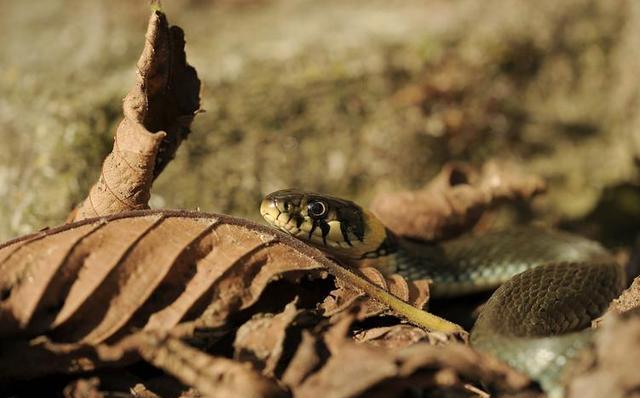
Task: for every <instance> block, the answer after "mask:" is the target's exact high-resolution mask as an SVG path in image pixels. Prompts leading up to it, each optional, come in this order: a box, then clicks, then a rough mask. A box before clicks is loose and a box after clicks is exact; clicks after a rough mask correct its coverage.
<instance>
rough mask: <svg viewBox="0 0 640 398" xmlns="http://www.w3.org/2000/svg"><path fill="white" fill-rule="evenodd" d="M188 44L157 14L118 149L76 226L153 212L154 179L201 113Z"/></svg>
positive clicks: (119, 131) (129, 99) (77, 214)
mask: <svg viewBox="0 0 640 398" xmlns="http://www.w3.org/2000/svg"><path fill="white" fill-rule="evenodd" d="M184 44H185V43H184V35H183V32H182V30H181V29H180V28H179V27H177V26H172V27H169V24H168V23H167V19H166V17H165V15H164V14H163V13H161V12H159V11H156V12H154V13H153V14H152V16H151V18H150V20H149V26H148V29H147V34H146V41H145V46H144V49H143V51H142V55H141V56H140V59H139V60H138V65H137V68H138V69H137V72H138V73H137V80H136V84H135V85H134V87H133V88H132V89H131V91H130V92H129V94H127V96H126V98H125V99H124V104H123V111H124V119H123V120H122V122H121V123H120V125H119V126H118V129H117V131H116V134H115V140H114V143H113V150H112V152H111V153H110V154H109V155H108V156H107V158H106V159H105V161H104V163H103V165H102V172H101V174H100V177H99V179H98V182H97V183H96V184H95V185H94V186H93V187H92V188H91V190H90V192H89V195H88V196H87V198H86V199H85V200H84V202H83V203H82V204H81V205H80V206H79V207H78V208H77V209H76V210H75V211H74V213H73V214H71V215H70V217H69V218H70V221H78V220H82V219H85V218H89V217H96V216H104V215H108V214H114V213H118V212H123V211H129V210H137V209H145V208H148V201H149V195H150V189H151V184H152V183H153V180H154V178H155V177H157V176H158V174H160V172H161V171H162V170H163V169H164V167H165V166H166V165H167V164H168V163H169V161H170V160H171V159H172V158H173V156H174V154H175V152H176V150H177V149H178V146H179V145H180V143H181V142H182V140H183V139H185V138H186V137H187V135H188V134H189V126H190V125H191V121H192V120H193V118H194V116H195V114H196V113H197V111H198V110H199V109H200V97H199V95H200V80H198V76H197V73H196V70H195V69H194V68H193V67H191V66H190V65H189V64H187V62H186V55H185V52H184Z"/></svg>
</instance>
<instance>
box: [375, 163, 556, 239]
mask: <svg viewBox="0 0 640 398" xmlns="http://www.w3.org/2000/svg"><path fill="white" fill-rule="evenodd" d="M544 187H545V185H544V182H543V181H542V180H541V179H539V178H537V177H535V176H530V175H524V174H522V173H521V172H520V171H518V169H517V168H516V167H515V166H514V165H511V164H509V165H499V164H497V163H494V162H489V163H487V164H485V165H484V167H483V168H482V170H481V171H479V172H478V171H476V170H475V169H473V168H472V167H470V166H468V165H466V164H462V163H451V164H449V165H446V166H445V167H444V168H443V169H442V171H441V172H440V174H438V175H437V176H436V177H435V178H434V179H433V180H432V181H431V182H430V183H429V184H427V186H426V187H424V188H423V189H421V190H418V191H402V192H393V193H383V194H378V195H377V196H376V197H375V198H374V200H373V201H372V203H371V209H372V211H373V212H374V213H375V214H376V215H377V216H378V217H379V218H380V219H381V220H382V222H383V223H384V224H385V225H386V226H387V227H389V229H391V230H392V231H393V232H395V233H396V234H398V235H399V236H404V237H407V238H413V239H420V240H425V241H432V240H441V239H447V238H451V237H453V236H455V235H458V234H460V233H462V232H465V231H467V230H469V229H470V228H471V227H472V226H473V225H474V224H475V223H476V222H477V221H478V220H479V219H480V216H481V215H482V213H483V212H484V210H486V209H487V208H489V207H491V206H493V205H494V204H495V203H496V202H498V201H503V200H515V199H529V198H531V197H533V196H534V195H536V194H538V193H540V192H542V191H543V190H544Z"/></svg>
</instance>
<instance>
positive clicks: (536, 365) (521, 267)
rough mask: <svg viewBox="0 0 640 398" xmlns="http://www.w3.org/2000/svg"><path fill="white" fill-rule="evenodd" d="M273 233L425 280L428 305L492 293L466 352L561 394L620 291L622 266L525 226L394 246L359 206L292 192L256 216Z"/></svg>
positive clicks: (588, 247)
mask: <svg viewBox="0 0 640 398" xmlns="http://www.w3.org/2000/svg"><path fill="white" fill-rule="evenodd" d="M260 212H261V214H262V216H263V217H264V218H265V219H266V220H267V222H269V223H270V224H271V225H273V226H275V227H277V228H279V229H281V230H283V231H285V232H287V233H289V234H291V235H293V236H295V237H297V238H299V239H302V240H304V241H306V242H309V243H311V244H313V245H315V246H318V247H320V248H321V249H323V250H325V251H326V252H328V253H329V254H330V255H332V256H334V257H336V258H338V259H339V260H341V261H344V262H347V263H351V264H353V263H366V264H367V265H372V266H375V267H376V268H378V269H380V270H381V271H382V272H384V273H393V272H397V273H399V274H401V275H403V276H404V277H406V278H408V279H430V280H431V281H432V284H431V296H432V297H451V296H460V295H464V294H469V293H473V292H480V291H485V290H490V289H495V288H497V290H496V291H495V292H494V293H493V295H492V296H491V298H490V299H489V300H488V302H487V303H486V304H485V305H484V306H483V308H482V310H481V312H480V315H479V317H478V319H477V321H476V323H475V325H474V327H473V329H472V331H471V344H472V345H473V346H474V347H475V348H476V349H478V350H481V351H485V352H488V353H491V354H493V355H495V356H496V357H498V358H500V359H502V360H503V361H505V362H507V363H509V364H510V365H511V366H513V367H514V368H516V369H518V370H520V371H522V372H524V373H526V374H528V375H529V376H530V377H531V378H532V379H534V380H537V381H538V382H539V383H540V385H541V386H542V388H543V389H544V390H546V391H547V392H548V393H549V394H550V395H551V396H561V395H562V380H561V379H562V376H563V373H565V369H566V368H567V364H569V363H571V361H572V360H574V359H575V358H576V357H577V356H578V355H579V354H580V352H581V351H582V350H583V349H584V348H585V347H586V346H587V345H589V344H590V342H591V338H592V334H593V333H592V332H591V331H590V330H589V329H585V328H588V326H589V325H590V323H591V320H592V319H593V318H595V317H597V316H599V315H601V314H602V312H603V311H604V310H605V309H606V308H607V306H608V305H609V302H610V301H611V300H612V299H613V298H615V297H617V296H618V295H619V294H620V292H621V291H622V289H623V286H624V275H623V271H622V269H621V267H620V266H619V265H618V264H617V263H616V262H615V261H614V260H613V259H612V258H611V256H610V255H609V254H608V253H607V251H606V250H605V249H604V248H602V247H601V246H600V245H599V244H597V243H595V242H592V241H589V240H586V239H584V238H581V237H578V236H574V235H570V234H566V233H562V232H558V231H553V230H549V229H543V228H534V227H524V228H516V229H510V230H505V231H500V232H492V233H488V234H485V235H482V236H478V237H462V238H458V239H454V240H451V241H448V242H444V243H441V244H426V243H416V242H410V241H405V240H402V239H398V238H396V237H395V236H394V235H393V234H392V233H391V232H390V231H388V230H387V229H386V228H385V227H384V226H383V225H382V224H381V222H380V221H379V220H378V219H377V218H376V217H375V216H374V215H372V214H371V213H370V212H369V211H367V210H366V209H363V208H361V207H360V206H358V205H357V204H355V203H353V202H350V201H347V200H344V199H340V198H335V197H331V196H328V195H322V194H315V193H309V192H298V191H293V190H283V191H277V192H274V193H272V194H270V195H268V196H267V197H266V198H265V199H264V200H263V202H262V204H261V207H260Z"/></svg>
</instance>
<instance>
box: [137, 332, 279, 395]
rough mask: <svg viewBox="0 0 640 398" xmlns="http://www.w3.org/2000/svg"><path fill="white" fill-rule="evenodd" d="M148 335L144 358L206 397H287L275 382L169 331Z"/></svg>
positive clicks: (142, 353)
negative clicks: (182, 339)
mask: <svg viewBox="0 0 640 398" xmlns="http://www.w3.org/2000/svg"><path fill="white" fill-rule="evenodd" d="M145 336H147V339H146V342H145V344H142V345H140V347H139V348H138V351H139V352H140V354H141V355H142V357H143V358H145V359H146V360H147V361H149V362H150V363H152V364H153V365H155V366H157V367H159V368H161V369H164V370H165V371H167V372H168V373H169V374H172V375H174V376H176V377H177V378H178V379H179V380H180V381H182V382H183V383H184V384H186V385H190V386H193V387H195V388H196V389H197V390H198V391H199V392H200V393H201V394H203V395H204V396H206V397H209V398H218V397H219V398H225V397H234V396H235V397H247V398H269V397H285V396H287V394H286V393H285V392H284V391H283V390H282V389H280V388H279V387H278V386H277V384H276V383H275V381H273V380H271V379H268V378H266V377H264V376H262V375H260V374H259V373H257V372H255V371H254V370H252V369H251V367H249V366H245V365H244V364H242V363H240V362H237V361H233V360H230V359H227V358H220V357H213V356H210V355H207V354H205V353H204V352H202V351H199V350H197V349H196V348H193V347H191V346H189V345H187V344H185V343H183V342H182V341H181V340H179V339H176V338H174V337H171V336H169V335H167V334H166V333H153V332H149V333H145Z"/></svg>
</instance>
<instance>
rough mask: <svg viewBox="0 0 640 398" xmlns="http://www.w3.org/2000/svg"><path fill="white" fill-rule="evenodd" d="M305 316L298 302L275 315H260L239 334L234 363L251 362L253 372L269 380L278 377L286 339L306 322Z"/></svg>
mask: <svg viewBox="0 0 640 398" xmlns="http://www.w3.org/2000/svg"><path fill="white" fill-rule="evenodd" d="M306 315H307V314H306V313H305V311H304V310H299V309H297V308H296V305H295V301H294V302H291V303H289V304H287V306H286V307H285V309H284V311H283V312H281V313H279V314H276V315H271V314H259V315H257V316H254V317H253V319H251V320H249V321H248V322H246V323H245V324H243V325H242V326H241V327H240V328H239V329H238V331H237V332H236V339H235V342H234V344H233V346H234V351H235V355H234V357H235V359H237V360H238V361H242V362H251V363H252V364H253V366H254V368H256V369H258V370H261V371H262V373H263V374H265V375H268V376H272V377H273V376H275V375H276V367H277V366H278V364H279V363H280V360H281V359H282V356H283V353H284V351H285V339H286V338H287V335H289V334H290V333H291V329H293V328H294V327H300V324H301V323H302V324H305V323H306V324H308V322H305V319H304V318H305V317H306Z"/></svg>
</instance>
